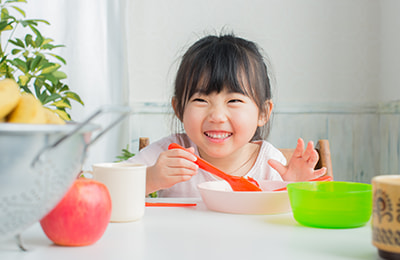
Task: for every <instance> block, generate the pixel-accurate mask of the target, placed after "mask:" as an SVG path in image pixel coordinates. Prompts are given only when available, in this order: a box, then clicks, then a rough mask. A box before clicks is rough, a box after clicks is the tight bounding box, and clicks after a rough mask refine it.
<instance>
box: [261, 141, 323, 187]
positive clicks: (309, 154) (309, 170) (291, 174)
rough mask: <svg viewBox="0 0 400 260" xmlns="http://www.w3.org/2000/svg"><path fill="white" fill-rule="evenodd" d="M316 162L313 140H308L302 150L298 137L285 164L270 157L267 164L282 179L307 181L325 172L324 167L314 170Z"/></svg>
mask: <svg viewBox="0 0 400 260" xmlns="http://www.w3.org/2000/svg"><path fill="white" fill-rule="evenodd" d="M317 162H318V153H317V151H316V150H315V149H314V144H313V142H312V141H310V142H308V144H307V147H306V149H305V150H304V141H303V139H301V138H299V139H298V140H297V146H296V149H295V151H294V153H293V156H292V158H290V161H289V163H288V164H287V165H286V166H285V165H283V164H282V163H280V162H278V161H276V160H273V159H270V160H269V161H268V164H269V165H270V166H271V167H272V168H274V169H275V170H276V171H277V172H278V173H279V174H280V175H281V177H282V179H283V180H284V181H307V180H310V179H314V178H317V177H320V176H322V175H324V174H325V173H326V168H325V167H323V168H321V169H318V170H314V168H315V165H316V164H317Z"/></svg>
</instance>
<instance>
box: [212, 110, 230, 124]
mask: <svg viewBox="0 0 400 260" xmlns="http://www.w3.org/2000/svg"><path fill="white" fill-rule="evenodd" d="M208 117H209V120H210V122H213V123H221V122H225V121H226V120H227V113H226V110H225V109H224V108H222V107H220V106H215V107H213V108H212V109H210V111H209V115H208Z"/></svg>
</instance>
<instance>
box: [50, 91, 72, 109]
mask: <svg viewBox="0 0 400 260" xmlns="http://www.w3.org/2000/svg"><path fill="white" fill-rule="evenodd" d="M60 98H62V97H61V95H60V94H57V93H53V94H51V95H50V96H47V98H46V100H45V102H46V104H47V103H50V102H51V105H52V106H56V107H57V105H55V103H56V102H58V101H55V100H58V99H60ZM63 107H68V105H67V106H64V105H60V108H63Z"/></svg>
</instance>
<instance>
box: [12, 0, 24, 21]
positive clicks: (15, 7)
mask: <svg viewBox="0 0 400 260" xmlns="http://www.w3.org/2000/svg"><path fill="white" fill-rule="evenodd" d="M19 2H22V1H19ZM25 3H26V1H25ZM11 7H12V8H14V9H15V10H17V11H18V12H19V13H20V14H21V15H22V16H23V17H25V16H26V14H25V11H24V10H22V9H21V8H19V7H17V6H14V5H13V6H11Z"/></svg>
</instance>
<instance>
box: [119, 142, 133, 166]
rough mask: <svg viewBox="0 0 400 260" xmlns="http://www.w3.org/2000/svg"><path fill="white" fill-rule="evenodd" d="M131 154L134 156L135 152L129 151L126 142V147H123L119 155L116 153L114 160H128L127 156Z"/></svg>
mask: <svg viewBox="0 0 400 260" xmlns="http://www.w3.org/2000/svg"><path fill="white" fill-rule="evenodd" d="M132 156H135V154H134V153H131V152H130V151H129V144H127V145H126V148H125V149H122V153H121V155H118V156H117V159H118V160H117V161H116V162H122V161H126V160H128V159H129V158H131V157H132Z"/></svg>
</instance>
